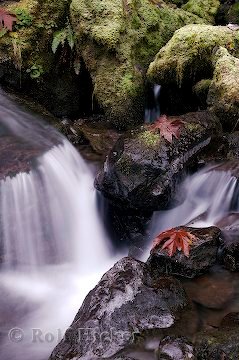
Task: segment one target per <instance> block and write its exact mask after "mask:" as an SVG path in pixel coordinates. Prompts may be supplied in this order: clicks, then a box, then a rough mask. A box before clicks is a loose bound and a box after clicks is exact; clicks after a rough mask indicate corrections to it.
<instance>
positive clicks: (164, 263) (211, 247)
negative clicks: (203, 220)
mask: <svg viewBox="0 0 239 360" xmlns="http://www.w3.org/2000/svg"><path fill="white" fill-rule="evenodd" d="M180 228H182V229H184V230H185V231H189V232H190V233H191V234H193V235H194V236H196V239H197V240H195V241H193V244H192V246H191V250H190V255H189V257H186V256H185V255H184V254H183V253H182V252H179V251H177V252H176V253H175V254H174V255H173V256H172V257H169V255H168V253H167V251H166V250H161V248H159V247H156V248H154V249H152V250H151V254H150V257H149V259H148V261H147V264H148V265H149V267H150V269H151V271H152V273H154V274H155V275H156V276H157V274H174V275H180V276H183V277H187V278H193V277H195V276H198V275H201V274H203V273H206V272H207V271H208V269H209V268H210V267H212V266H213V265H214V264H215V263H216V260H217V252H218V246H219V239H220V234H221V232H220V230H219V229H218V228H216V227H209V228H202V229H196V228H186V227H180Z"/></svg>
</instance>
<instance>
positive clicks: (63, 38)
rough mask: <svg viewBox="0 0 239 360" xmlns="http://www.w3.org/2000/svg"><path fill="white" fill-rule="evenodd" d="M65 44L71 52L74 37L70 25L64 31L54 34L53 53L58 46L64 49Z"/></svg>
mask: <svg viewBox="0 0 239 360" xmlns="http://www.w3.org/2000/svg"><path fill="white" fill-rule="evenodd" d="M66 44H68V45H69V47H70V48H71V50H72V49H73V48H74V46H75V35H74V32H73V30H72V27H71V25H70V24H68V25H67V26H66V27H65V28H64V29H61V30H58V31H57V32H55V33H54V36H53V41H52V51H53V53H54V54H55V53H56V51H57V49H58V47H59V45H61V46H62V47H64V46H65V45H66Z"/></svg>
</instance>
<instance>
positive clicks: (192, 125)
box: [184, 123, 203, 133]
mask: <svg viewBox="0 0 239 360" xmlns="http://www.w3.org/2000/svg"><path fill="white" fill-rule="evenodd" d="M184 127H185V129H186V130H188V131H189V132H193V133H196V132H198V131H200V130H202V128H203V127H202V125H200V124H198V123H186V124H185V125H184Z"/></svg>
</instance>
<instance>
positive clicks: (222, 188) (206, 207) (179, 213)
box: [150, 167, 239, 238]
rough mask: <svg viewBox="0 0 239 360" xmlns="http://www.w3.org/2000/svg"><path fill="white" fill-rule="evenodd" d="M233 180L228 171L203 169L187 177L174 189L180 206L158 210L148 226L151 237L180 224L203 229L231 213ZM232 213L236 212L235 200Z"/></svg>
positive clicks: (234, 181) (234, 188) (238, 206)
mask: <svg viewBox="0 0 239 360" xmlns="http://www.w3.org/2000/svg"><path fill="white" fill-rule="evenodd" d="M236 185H237V179H236V178H235V177H234V176H232V175H231V173H230V171H218V170H217V168H216V167H211V168H206V169H203V170H201V171H199V172H198V173H196V174H194V175H192V176H189V177H188V178H187V179H186V180H185V181H184V182H183V183H182V185H181V187H180V188H179V189H178V194H179V195H181V194H184V199H183V201H182V204H181V205H179V206H176V207H174V208H172V209H171V210H168V211H158V212H155V213H154V216H153V218H152V221H151V225H150V233H151V235H152V236H151V238H154V237H155V236H156V235H157V234H159V233H160V232H162V231H164V230H167V229H171V228H173V227H176V226H180V225H190V226H193V227H207V226H212V225H215V224H216V223H217V222H218V221H219V220H221V219H222V218H224V217H225V216H226V215H228V214H229V213H230V211H232V209H231V205H232V201H233V199H234V197H235V191H236ZM233 211H234V212H239V200H238V204H237V206H236V208H235V209H233Z"/></svg>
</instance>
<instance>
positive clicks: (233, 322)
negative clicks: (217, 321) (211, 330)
mask: <svg viewBox="0 0 239 360" xmlns="http://www.w3.org/2000/svg"><path fill="white" fill-rule="evenodd" d="M221 327H222V328H225V329H227V328H234V327H235V328H239V313H236V312H235V313H230V314H227V315H226V316H225V317H224V318H223V319H222V322H221Z"/></svg>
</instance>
